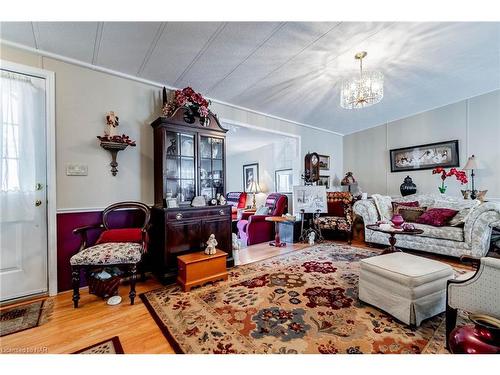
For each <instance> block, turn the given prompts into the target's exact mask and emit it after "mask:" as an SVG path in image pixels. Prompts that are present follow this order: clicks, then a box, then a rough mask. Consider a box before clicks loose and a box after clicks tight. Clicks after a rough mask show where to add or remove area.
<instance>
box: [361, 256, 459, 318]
mask: <svg viewBox="0 0 500 375" xmlns="http://www.w3.org/2000/svg"><path fill="white" fill-rule="evenodd" d="M360 263H361V272H360V275H359V299H360V300H362V301H363V302H366V303H368V304H370V305H373V306H375V307H378V308H380V309H382V310H384V311H386V312H388V313H389V314H391V315H392V316H394V317H395V318H397V319H399V320H400V321H402V322H404V323H406V324H411V325H416V326H418V325H420V323H421V322H422V320H424V319H427V318H430V317H432V316H434V315H437V314H439V313H442V312H443V311H445V307H446V281H447V280H448V279H452V278H453V277H454V273H453V269H452V268H451V267H450V266H449V265H448V264H445V263H441V262H438V261H435V260H431V259H427V258H423V257H419V256H415V255H410V254H406V253H402V252H397V253H392V254H385V255H380V256H375V257H372V258H367V259H363V260H361V262H360Z"/></svg>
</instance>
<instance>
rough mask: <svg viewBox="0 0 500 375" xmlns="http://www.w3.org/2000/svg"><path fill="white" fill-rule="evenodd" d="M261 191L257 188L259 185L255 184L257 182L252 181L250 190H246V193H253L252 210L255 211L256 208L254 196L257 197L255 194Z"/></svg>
mask: <svg viewBox="0 0 500 375" xmlns="http://www.w3.org/2000/svg"><path fill="white" fill-rule="evenodd" d="M261 191H262V190H261V188H260V186H259V184H258V183H257V181H255V180H253V181H252V182H251V183H250V189H248V192H249V193H253V201H252V209H253V210H255V209H256V208H257V203H256V201H255V196H256V195H257V193H260V192H261Z"/></svg>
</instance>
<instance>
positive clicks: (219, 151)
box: [200, 135, 224, 200]
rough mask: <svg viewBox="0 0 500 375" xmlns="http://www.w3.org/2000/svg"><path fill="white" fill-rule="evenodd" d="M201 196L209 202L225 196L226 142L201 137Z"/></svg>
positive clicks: (219, 139)
mask: <svg viewBox="0 0 500 375" xmlns="http://www.w3.org/2000/svg"><path fill="white" fill-rule="evenodd" d="M200 184H201V187H200V194H201V195H203V196H204V197H205V198H206V199H207V200H209V199H211V198H215V197H216V196H217V194H224V140H223V139H221V138H217V137H208V136H204V135H202V136H200Z"/></svg>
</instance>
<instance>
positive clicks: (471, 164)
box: [464, 155, 477, 199]
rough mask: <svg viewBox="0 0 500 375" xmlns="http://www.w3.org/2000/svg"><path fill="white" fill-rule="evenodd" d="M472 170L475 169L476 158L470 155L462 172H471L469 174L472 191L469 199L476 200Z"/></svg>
mask: <svg viewBox="0 0 500 375" xmlns="http://www.w3.org/2000/svg"><path fill="white" fill-rule="evenodd" d="M474 169H477V162H476V157H475V156H474V155H472V156H471V157H470V158H469V159H468V160H467V163H465V166H464V171H471V173H470V178H471V184H472V189H471V193H470V198H471V199H476V189H475V188H474V176H475V175H474Z"/></svg>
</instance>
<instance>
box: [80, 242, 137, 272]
mask: <svg viewBox="0 0 500 375" xmlns="http://www.w3.org/2000/svg"><path fill="white" fill-rule="evenodd" d="M141 256H142V246H141V245H140V244H138V243H132V242H122V243H117V242H109V243H103V244H99V245H95V246H91V247H88V248H86V249H84V250H82V251H80V252H79V253H77V254H75V255H73V256H72V257H71V259H70V263H71V265H73V266H75V265H80V266H83V265H101V264H102V265H104V264H109V265H110V264H133V263H138V262H139V261H140V260H141Z"/></svg>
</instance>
